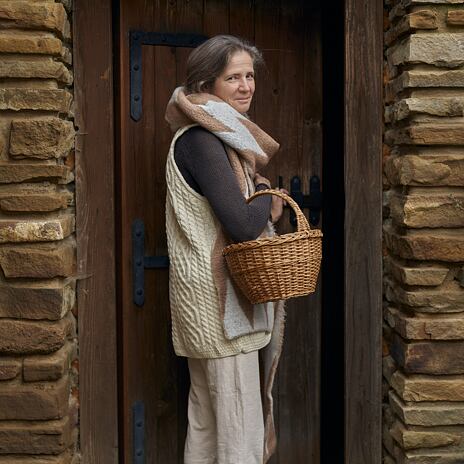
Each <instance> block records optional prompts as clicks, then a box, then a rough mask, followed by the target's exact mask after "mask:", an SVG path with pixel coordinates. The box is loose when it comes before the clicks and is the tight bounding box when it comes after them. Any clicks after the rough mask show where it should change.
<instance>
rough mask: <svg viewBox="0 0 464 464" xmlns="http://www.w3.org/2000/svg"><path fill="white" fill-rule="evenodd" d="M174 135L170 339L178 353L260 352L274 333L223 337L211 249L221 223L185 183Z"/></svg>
mask: <svg viewBox="0 0 464 464" xmlns="http://www.w3.org/2000/svg"><path fill="white" fill-rule="evenodd" d="M190 127H193V126H186V127H184V128H182V129H179V130H178V131H177V132H176V134H175V135H174V137H173V139H172V142H171V147H170V149H169V154H168V159H167V163H166V182H167V196H166V232H167V239H168V252H169V259H170V268H169V298H170V305H171V318H172V339H173V344H174V350H175V352H176V354H177V355H178V356H187V357H190V358H220V357H224V356H232V355H235V354H238V353H240V352H243V353H248V352H250V351H254V350H258V349H260V348H262V347H264V346H266V345H267V344H268V343H269V340H270V337H271V334H270V333H266V332H256V333H253V334H248V335H243V336H241V337H237V338H234V339H232V340H229V339H226V338H225V336H224V330H223V324H222V320H221V316H220V311H219V299H218V293H217V290H216V287H215V285H214V280H213V275H212V266H211V252H212V249H213V246H214V241H215V239H216V229H217V228H218V227H221V226H220V223H219V221H218V220H217V218H216V217H215V215H214V213H213V211H212V209H211V207H210V204H209V202H208V200H207V199H206V198H205V197H203V196H202V195H200V194H199V193H197V192H196V191H195V190H193V189H192V188H191V187H190V186H189V185H188V184H187V182H186V181H185V179H184V178H183V176H182V174H181V173H180V171H179V169H178V167H177V165H176V164H175V161H174V145H175V143H176V140H177V139H178V137H180V136H181V135H182V134H183V133H184V132H185V131H186V130H188V129H189V128H190Z"/></svg>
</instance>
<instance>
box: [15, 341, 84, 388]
mask: <svg viewBox="0 0 464 464" xmlns="http://www.w3.org/2000/svg"><path fill="white" fill-rule="evenodd" d="M75 355H76V353H75V346H74V345H73V344H72V343H71V342H69V343H66V345H64V346H63V348H61V349H59V350H58V351H56V352H55V353H52V354H48V355H35V356H28V357H26V358H24V361H23V379H24V381H25V382H37V381H41V380H49V381H51V380H58V379H60V378H61V377H63V376H64V375H65V374H66V373H67V372H68V371H69V369H70V367H71V361H72V358H73V357H75Z"/></svg>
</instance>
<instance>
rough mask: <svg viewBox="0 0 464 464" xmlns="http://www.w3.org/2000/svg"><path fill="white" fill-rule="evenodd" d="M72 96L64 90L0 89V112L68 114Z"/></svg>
mask: <svg viewBox="0 0 464 464" xmlns="http://www.w3.org/2000/svg"><path fill="white" fill-rule="evenodd" d="M71 101H72V94H71V93H70V92H68V91H67V90H64V89H31V88H22V87H16V88H15V87H11V88H4V89H0V110H13V111H20V110H43V111H58V112H60V113H68V112H69V110H70V106H71Z"/></svg>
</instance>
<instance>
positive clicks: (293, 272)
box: [222, 189, 322, 304]
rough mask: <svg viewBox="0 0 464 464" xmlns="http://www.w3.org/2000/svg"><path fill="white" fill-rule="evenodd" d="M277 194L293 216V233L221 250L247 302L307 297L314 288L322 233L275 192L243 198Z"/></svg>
mask: <svg viewBox="0 0 464 464" xmlns="http://www.w3.org/2000/svg"><path fill="white" fill-rule="evenodd" d="M261 195H277V196H279V197H281V198H283V199H284V200H285V201H287V203H288V204H289V205H290V206H291V208H292V209H293V211H294V212H295V215H296V220H297V231H296V232H293V233H290V234H284V235H280V236H274V237H266V238H259V239H256V240H250V241H247V242H241V243H234V244H232V245H229V246H227V247H225V248H224V249H223V251H222V253H223V255H224V256H225V259H226V262H227V266H228V268H229V271H230V274H231V275H232V278H233V279H234V281H235V282H236V283H237V285H238V286H239V288H240V289H241V290H242V292H243V293H244V295H245V296H246V297H247V298H248V299H249V300H250V302H251V303H253V304H256V303H264V302H267V301H277V300H284V299H288V298H292V297H296V296H303V295H308V294H309V293H313V292H314V291H315V289H316V284H317V278H318V275H319V270H320V267H321V260H322V232H321V231H320V230H319V229H311V228H310V227H309V224H308V221H307V220H306V217H305V216H304V214H303V213H302V211H301V209H300V208H299V207H298V205H297V204H296V203H295V201H294V200H293V199H292V198H291V197H289V196H288V195H286V194H285V193H283V192H280V191H279V190H271V189H269V190H261V191H259V192H256V193H255V194H254V195H252V196H250V197H249V198H248V199H247V202H250V201H252V200H253V199H254V198H257V197H258V196H261Z"/></svg>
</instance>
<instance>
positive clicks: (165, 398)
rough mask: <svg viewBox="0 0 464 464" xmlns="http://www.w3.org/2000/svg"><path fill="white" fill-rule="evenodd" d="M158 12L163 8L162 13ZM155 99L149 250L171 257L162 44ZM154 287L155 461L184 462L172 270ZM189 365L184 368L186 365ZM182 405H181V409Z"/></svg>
mask: <svg viewBox="0 0 464 464" xmlns="http://www.w3.org/2000/svg"><path fill="white" fill-rule="evenodd" d="M157 10H158V11H157ZM174 10H175V5H172V4H171V2H168V1H163V2H158V7H157V8H155V20H154V22H153V27H154V29H155V30H165V31H172V30H174V28H175V18H176V14H175V13H173V11H174ZM158 15H160V16H161V17H162V18H164V21H163V24H162V25H161V24H158V22H157V18H158ZM154 52H155V54H154V58H155V61H154V76H153V77H154V82H153V92H154V103H153V119H152V124H153V127H154V140H153V143H152V144H151V148H152V152H153V153H152V158H153V171H152V173H151V176H150V177H151V179H150V180H151V182H152V185H153V195H154V197H153V202H152V205H151V209H152V211H151V215H152V220H153V224H152V227H153V229H152V230H151V234H152V235H153V237H152V243H151V246H150V248H149V249H148V250H147V252H149V253H150V254H154V255H163V256H165V255H167V254H168V251H167V241H166V226H165V198H166V176H165V166H166V157H167V154H168V150H169V146H170V143H171V138H172V134H171V130H170V129H169V126H168V124H167V122H166V121H165V119H164V113H165V109H166V105H167V103H168V101H169V98H170V97H171V94H172V92H173V90H174V89H175V87H176V86H177V82H176V50H175V49H174V48H172V47H163V46H157V47H155V49H154ZM151 272H152V275H151V279H152V280H150V282H151V285H152V287H153V290H154V295H153V298H154V305H153V311H154V325H153V333H152V337H153V345H152V349H153V353H155V354H156V356H155V366H154V369H155V371H154V372H155V375H156V379H157V383H158V384H159V386H160V388H161V391H160V393H161V397H160V398H161V401H162V402H163V404H165V405H167V409H166V411H165V412H164V413H163V414H161V415H159V416H158V418H157V427H156V442H157V443H158V444H159V446H158V447H157V452H156V461H154V462H156V463H160V464H161V463H165V462H166V463H168V462H172V463H173V464H174V463H179V464H180V463H182V462H183V445H184V441H185V436H184V434H185V425H184V424H183V422H185V421H182V420H179V419H183V418H184V417H185V410H184V409H183V408H184V407H185V403H186V399H185V396H186V393H187V392H186V391H185V390H186V389H185V387H184V385H179V379H182V380H183V375H182V372H181V371H182V365H181V364H180V363H179V362H178V361H179V360H178V358H177V356H176V355H175V353H174V350H173V347H172V343H171V315H170V308H169V305H168V304H166V302H167V301H169V287H168V286H169V281H168V276H169V273H168V269H164V270H157V271H151ZM184 369H185V367H184ZM180 408H182V409H180Z"/></svg>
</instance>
